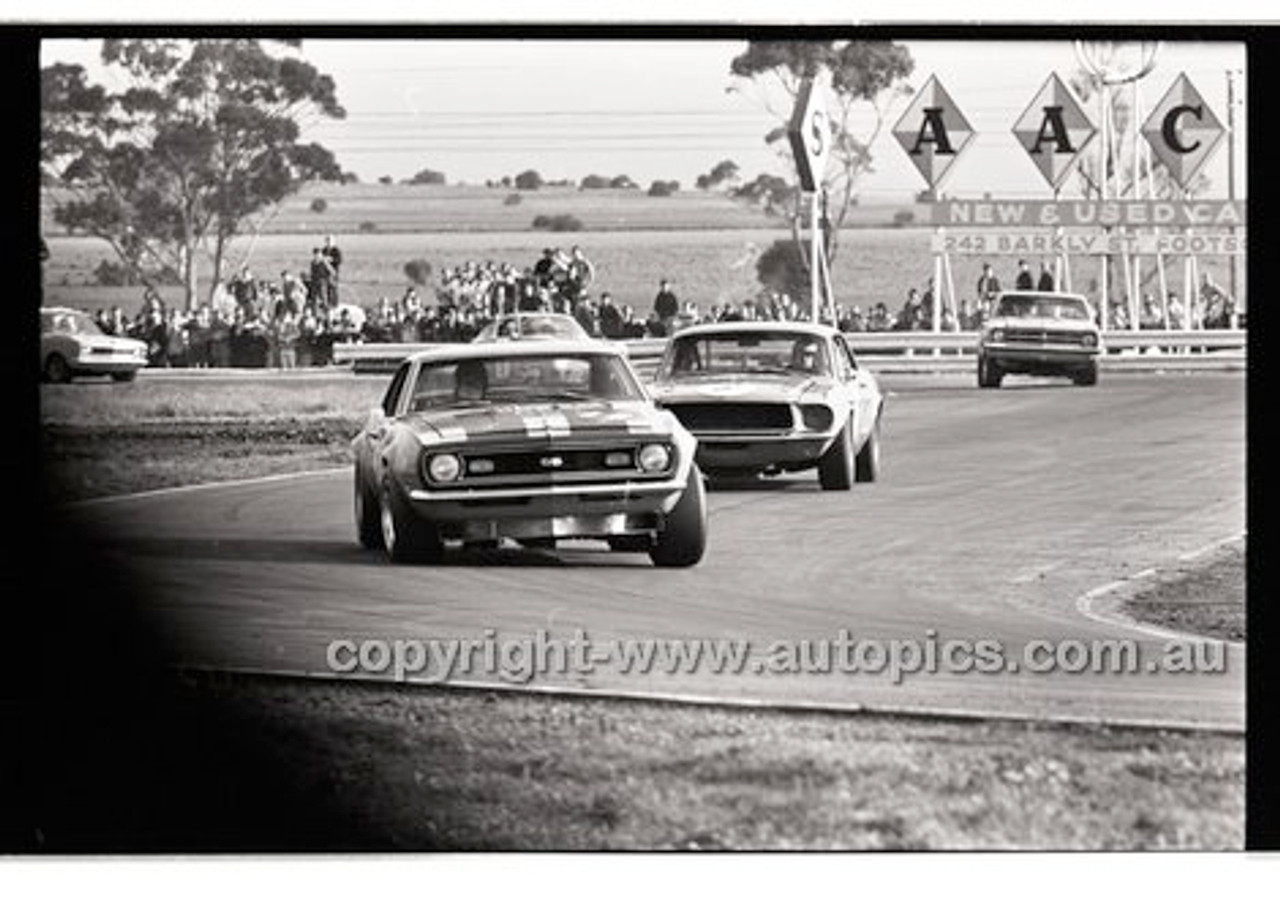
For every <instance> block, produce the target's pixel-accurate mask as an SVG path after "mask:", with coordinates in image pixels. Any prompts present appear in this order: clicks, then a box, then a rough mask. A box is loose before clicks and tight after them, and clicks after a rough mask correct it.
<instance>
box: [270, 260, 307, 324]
mask: <svg viewBox="0 0 1280 907" xmlns="http://www.w3.org/2000/svg"><path fill="white" fill-rule="evenodd" d="M306 300H307V290H306V287H305V286H303V283H302V281H301V280H299V279H298V277H297V275H296V274H294V273H293V272H292V271H281V272H280V305H279V306H277V307H276V313H275V314H276V317H279V316H280V315H281V314H282V313H283V312H288V313H289V314H291V315H293V316H295V317H296V316H298V315H301V314H302V306H303V304H305V303H306Z"/></svg>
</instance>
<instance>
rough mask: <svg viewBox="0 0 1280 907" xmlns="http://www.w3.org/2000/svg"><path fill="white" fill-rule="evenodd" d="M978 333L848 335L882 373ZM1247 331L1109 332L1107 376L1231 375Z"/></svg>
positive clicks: (957, 360)
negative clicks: (1123, 373)
mask: <svg viewBox="0 0 1280 907" xmlns="http://www.w3.org/2000/svg"><path fill="white" fill-rule="evenodd" d="M978 337H979V334H978V332H977V331H959V332H954V333H944V334H934V333H931V332H928V331H903V332H891V331H886V332H876V333H854V334H846V335H845V338H846V339H847V340H848V341H849V346H850V347H851V348H852V349H853V351H854V353H855V354H857V355H858V360H859V361H860V362H862V363H865V364H866V365H867V366H868V367H869V368H871V369H873V370H875V371H877V372H955V371H967V370H969V369H972V368H973V367H974V361H973V357H974V354H975V353H976V351H977V344H978ZM666 343H667V341H666V340H665V339H663V338H656V339H649V340H624V341H620V344H621V345H622V346H624V347H625V348H626V350H627V354H628V356H629V357H630V358H631V361H632V363H633V364H634V365H635V366H636V369H637V371H639V372H640V373H641V374H642V375H645V376H648V375H650V374H652V372H653V370H654V369H655V368H656V367H657V365H658V360H659V359H660V358H661V356H662V351H663V350H664V349H665V348H666ZM450 345H452V344H432V343H338V344H335V345H334V347H333V361H334V362H335V363H337V364H348V363H349V364H350V365H351V367H352V369H353V370H354V371H357V372H391V371H394V370H395V368H396V366H397V365H399V364H400V362H401V361H402V360H403V359H404V358H405V357H406V356H409V355H411V354H413V353H417V352H421V351H422V350H429V349H435V348H437V347H440V346H450ZM1246 346H1247V342H1246V335H1245V332H1244V331H1242V330H1234V331H1231V330H1222V331H1219V330H1213V331H1184V330H1172V331H1104V332H1103V333H1102V338H1101V350H1102V356H1101V366H1102V368H1103V370H1104V371H1154V370H1158V369H1180V370H1219V369H1221V370H1231V369H1243V368H1244V367H1245V362H1246Z"/></svg>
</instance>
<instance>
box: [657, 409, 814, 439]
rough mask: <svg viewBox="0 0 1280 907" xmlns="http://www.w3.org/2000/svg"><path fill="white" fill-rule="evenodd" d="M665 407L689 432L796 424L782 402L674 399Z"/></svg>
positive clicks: (772, 429)
mask: <svg viewBox="0 0 1280 907" xmlns="http://www.w3.org/2000/svg"><path fill="white" fill-rule="evenodd" d="M667 409H669V410H671V411H672V412H673V413H675V414H676V418H677V419H679V420H680V423H681V424H682V425H684V427H685V428H687V429H689V431H691V432H700V431H742V432H752V431H763V432H782V431H790V430H791V429H792V428H794V427H795V426H794V419H793V416H792V413H791V407H790V406H788V405H787V404H785V403H674V404H671V405H669V406H668V407H667Z"/></svg>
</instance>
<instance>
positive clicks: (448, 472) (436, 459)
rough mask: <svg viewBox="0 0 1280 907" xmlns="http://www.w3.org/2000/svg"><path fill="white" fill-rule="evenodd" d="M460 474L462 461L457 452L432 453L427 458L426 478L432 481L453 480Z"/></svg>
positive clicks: (443, 481)
mask: <svg viewBox="0 0 1280 907" xmlns="http://www.w3.org/2000/svg"><path fill="white" fill-rule="evenodd" d="M460 475H462V461H461V460H460V459H458V455H457V454H433V455H432V456H431V458H430V459H428V460H427V478H429V479H430V480H431V481H433V482H440V483H445V482H454V481H457V479H458V477H459V476H460Z"/></svg>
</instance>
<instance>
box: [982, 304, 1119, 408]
mask: <svg viewBox="0 0 1280 907" xmlns="http://www.w3.org/2000/svg"><path fill="white" fill-rule="evenodd" d="M1098 347H1099V344H1098V327H1097V324H1096V323H1095V322H1094V317H1093V309H1092V308H1091V307H1090V305H1089V303H1088V301H1087V300H1086V299H1085V298H1084V297H1083V296H1078V295H1075V294H1072V293H1038V292H1031V291H1021V292H1009V293H1001V294H1000V295H999V296H997V297H996V300H995V304H994V305H993V306H992V314H991V318H990V319H989V320H988V321H987V324H986V325H985V326H984V328H983V331H982V336H981V337H980V338H979V339H978V386H979V387H999V386H1000V382H1001V380H1002V379H1003V378H1004V376H1005V375H1007V374H1015V373H1016V374H1023V375H1065V376H1066V377H1068V378H1070V379H1071V380H1072V381H1074V382H1075V383H1076V384H1097V383H1098Z"/></svg>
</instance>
